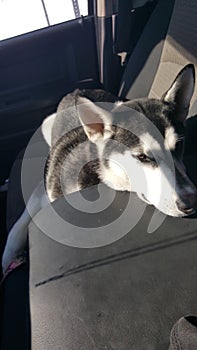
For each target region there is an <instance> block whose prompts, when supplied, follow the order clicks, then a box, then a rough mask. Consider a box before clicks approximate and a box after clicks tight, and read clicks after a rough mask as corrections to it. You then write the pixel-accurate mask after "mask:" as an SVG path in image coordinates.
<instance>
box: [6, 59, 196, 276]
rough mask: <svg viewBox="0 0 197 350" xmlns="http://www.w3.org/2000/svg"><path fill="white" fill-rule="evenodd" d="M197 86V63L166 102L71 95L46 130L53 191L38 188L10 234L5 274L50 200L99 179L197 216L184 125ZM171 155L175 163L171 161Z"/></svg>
mask: <svg viewBox="0 0 197 350" xmlns="http://www.w3.org/2000/svg"><path fill="white" fill-rule="evenodd" d="M194 85H195V71H194V66H193V65H192V64H188V65H187V66H185V67H184V68H183V69H182V70H181V71H180V73H179V74H178V76H177V77H176V79H175V80H174V82H173V83H172V85H171V87H170V88H169V89H168V91H167V92H166V93H165V94H164V95H163V97H162V98H161V99H149V98H144V99H135V100H131V101H125V102H120V101H118V99H117V98H116V97H114V96H112V95H111V94H110V93H107V92H105V91H102V90H75V91H74V92H73V93H71V94H68V95H67V96H66V97H64V98H63V100H62V101H61V103H60V104H59V106H58V109H57V113H56V114H54V115H52V116H49V117H48V118H47V119H46V120H45V121H44V122H43V125H42V131H43V135H44V137H45V139H46V140H47V142H48V143H49V145H50V153H49V157H48V160H47V166H46V176H45V188H46V192H45V193H42V192H41V191H40V188H39V186H38V188H37V189H36V190H35V191H34V192H33V194H32V196H31V197H30V199H29V202H28V204H27V208H26V209H25V211H24V213H23V214H22V216H21V217H20V218H19V220H18V221H17V222H16V223H15V225H14V226H13V228H12V229H11V231H10V233H9V236H8V240H7V244H6V247H5V251H4V254H3V261H2V265H3V270H4V271H5V270H6V269H7V267H8V266H9V264H10V263H11V261H12V260H13V259H14V258H15V257H16V256H17V255H18V254H19V253H20V252H21V251H22V250H23V249H24V245H25V242H26V237H27V227H28V224H29V222H30V220H31V217H33V216H34V215H35V214H36V213H37V212H38V211H39V210H40V209H41V208H42V207H43V206H45V205H46V203H47V201H48V202H49V201H50V202H53V201H54V200H56V199H57V198H59V197H61V196H63V195H64V194H68V193H71V192H74V191H77V190H80V189H83V188H85V187H88V186H91V185H94V184H97V183H98V182H100V181H102V182H104V183H106V184H107V185H109V186H111V187H113V188H114V189H115V190H121V191H133V192H136V193H137V195H138V196H139V197H140V198H141V199H142V200H143V201H145V202H147V203H149V204H153V205H154V206H155V207H157V208H158V209H159V210H160V211H162V212H164V213H165V214H167V215H171V216H175V217H182V216H188V215H190V214H192V213H193V212H194V211H195V209H196V201H197V200H196V198H197V195H196V189H195V187H194V185H193V184H192V182H191V181H190V179H189V178H188V176H187V175H186V171H185V168H184V165H183V162H182V158H183V150H184V121H185V119H186V117H187V114H188V110H189V105H190V100H191V98H192V95H193V91H194ZM101 102H102V103H101ZM107 102H108V103H109V105H110V107H108V104H106V105H105V103H107ZM112 106H113V107H112ZM125 111H126V112H125ZM140 116H143V118H144V119H143V118H142V119H141V117H140ZM143 121H144V122H143ZM145 121H148V123H146V122H145ZM150 125H151V126H152V127H150ZM153 130H154V132H153ZM155 130H157V132H155ZM158 135H159V136H158ZM75 150H77V151H76V152H75ZM167 151H170V155H171V159H172V165H173V166H170V163H169V162H168V161H167V160H166V159H167V158H166V157H165V156H164V154H165V152H167ZM173 169H174V171H173ZM173 184H174V185H173ZM47 196H48V198H47Z"/></svg>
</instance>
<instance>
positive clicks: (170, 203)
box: [78, 64, 197, 216]
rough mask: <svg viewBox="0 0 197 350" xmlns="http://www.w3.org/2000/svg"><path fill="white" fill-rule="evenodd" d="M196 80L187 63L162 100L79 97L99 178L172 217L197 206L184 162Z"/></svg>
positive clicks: (81, 117)
mask: <svg viewBox="0 0 197 350" xmlns="http://www.w3.org/2000/svg"><path fill="white" fill-rule="evenodd" d="M194 84H195V73H194V67H193V65H191V64H189V65H187V66H185V67H184V68H183V69H182V70H181V72H180V73H179V74H178V76H177V77H176V79H175V80H174V82H173V84H172V85H171V87H170V88H169V90H168V91H167V92H166V93H165V94H164V95H163V97H162V98H161V99H160V100H159V99H158V100H157V99H148V98H147V99H138V100H133V101H127V102H121V103H117V104H115V106H114V107H113V108H111V109H110V108H103V106H102V107H101V106H100V105H99V104H95V103H94V102H92V101H90V100H88V99H86V98H84V97H81V98H80V99H79V105H78V111H79V117H80V120H81V123H82V125H83V127H84V131H85V133H86V134H87V136H88V138H89V139H90V141H92V142H93V143H95V144H96V145H97V147H98V154H99V158H100V178H101V179H102V180H103V181H104V182H105V183H107V184H108V185H109V186H111V187H113V188H114V189H116V190H126V191H134V192H136V193H137V195H138V196H139V197H140V198H141V199H142V200H144V201H145V202H148V203H150V204H153V205H154V206H155V207H157V208H158V209H159V210H160V211H162V212H164V213H165V214H167V215H171V216H186V215H190V214H192V213H193V212H194V211H195V209H196V198H197V196H196V189H195V187H194V185H193V184H192V182H191V181H190V179H189V178H188V176H187V175H186V171H185V167H184V165H183V161H182V159H183V151H184V122H185V119H186V117H187V114H188V110H189V105H190V100H191V97H192V95H193V91H194Z"/></svg>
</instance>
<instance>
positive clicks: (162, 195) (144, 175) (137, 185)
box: [100, 150, 183, 216]
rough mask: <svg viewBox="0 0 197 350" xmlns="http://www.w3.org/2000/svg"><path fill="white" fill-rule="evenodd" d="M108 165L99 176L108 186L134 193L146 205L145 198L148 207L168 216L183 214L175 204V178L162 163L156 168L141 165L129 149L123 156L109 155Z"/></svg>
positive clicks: (176, 194) (176, 198)
mask: <svg viewBox="0 0 197 350" xmlns="http://www.w3.org/2000/svg"><path fill="white" fill-rule="evenodd" d="M108 165H109V167H106V166H104V165H102V167H101V174H100V176H101V178H102V181H103V182H105V183H106V184H107V185H108V186H110V187H112V188H114V189H116V190H119V191H125V190H126V191H132V192H136V193H137V195H138V196H139V197H140V198H141V199H142V200H144V201H145V202H146V200H145V199H144V198H143V196H145V197H146V199H147V201H148V202H149V203H150V204H153V205H154V206H155V207H156V208H158V209H159V210H160V211H162V212H163V213H165V214H167V215H171V216H182V215H183V213H181V211H180V210H178V208H177V205H176V200H178V193H177V192H176V191H175V190H174V187H175V183H174V182H175V179H174V175H173V173H172V171H171V169H170V168H169V167H168V166H167V165H166V163H165V162H164V161H162V160H161V161H160V164H159V166H157V167H153V166H151V165H150V164H149V165H148V164H143V163H141V162H140V161H139V160H138V159H136V158H135V157H134V156H132V154H131V151H129V150H128V151H125V153H123V154H120V153H112V154H111V155H110V158H109V162H108Z"/></svg>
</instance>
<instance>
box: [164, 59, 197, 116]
mask: <svg viewBox="0 0 197 350" xmlns="http://www.w3.org/2000/svg"><path fill="white" fill-rule="evenodd" d="M194 85H195V70H194V66H193V64H188V65H186V66H185V67H184V68H183V69H182V70H181V71H180V72H179V74H178V75H177V77H176V79H175V80H174V82H173V83H172V85H171V87H170V88H169V90H168V91H167V92H166V93H165V94H164V96H163V97H162V99H163V101H165V102H168V103H171V104H173V108H174V110H175V113H174V118H176V119H177V120H178V121H181V122H184V120H185V118H186V117H187V114H188V111H189V105H190V100H191V98H192V95H193V92H194Z"/></svg>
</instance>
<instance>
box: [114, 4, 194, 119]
mask: <svg viewBox="0 0 197 350" xmlns="http://www.w3.org/2000/svg"><path fill="white" fill-rule="evenodd" d="M196 21H197V2H196V1H195V0H181V1H180V0H175V1H171V0H170V1H165V0H164V1H163V0H160V1H159V2H158V5H157V6H156V8H155V10H154V12H153V14H152V16H151V18H150V20H149V22H148V23H147V25H146V28H145V29H144V32H143V34H142V36H141V38H140V40H139V42H138V44H137V46H136V48H135V50H134V52H133V55H132V56H131V58H130V60H129V62H128V66H127V67H126V70H125V73H124V75H123V79H122V83H121V88H120V95H121V96H122V97H127V98H130V99H132V98H136V97H146V96H148V97H154V98H160V97H161V96H162V94H163V93H164V92H165V91H166V90H167V89H168V88H169V86H170V85H171V84H172V81H173V79H174V78H175V77H176V75H177V73H178V72H179V71H180V70H181V69H182V68H183V66H184V65H186V64H187V63H193V64H194V65H195V68H196V70H197V45H196V42H197V29H196ZM196 102H197V85H196V88H195V91H194V95H193V98H192V103H191V106H192V109H191V110H190V114H194V113H195V110H196V107H197V104H196Z"/></svg>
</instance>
